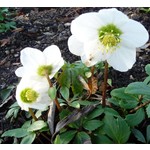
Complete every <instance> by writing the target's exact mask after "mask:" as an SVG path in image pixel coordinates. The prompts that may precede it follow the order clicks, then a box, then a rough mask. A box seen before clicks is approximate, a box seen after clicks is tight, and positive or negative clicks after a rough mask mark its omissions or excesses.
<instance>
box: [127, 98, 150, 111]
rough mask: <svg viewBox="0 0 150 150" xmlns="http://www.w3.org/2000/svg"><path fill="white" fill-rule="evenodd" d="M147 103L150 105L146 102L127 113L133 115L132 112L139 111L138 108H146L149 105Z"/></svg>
mask: <svg viewBox="0 0 150 150" xmlns="http://www.w3.org/2000/svg"><path fill="white" fill-rule="evenodd" d="M149 103H150V100H149V101H147V102H145V103H143V104H141V105H139V106H137V107H135V108H134V109H132V110H130V111H129V113H133V112H135V111H137V110H138V109H140V108H142V107H144V106H146V105H147V104H149Z"/></svg>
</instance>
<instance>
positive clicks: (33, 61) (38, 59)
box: [21, 47, 45, 67]
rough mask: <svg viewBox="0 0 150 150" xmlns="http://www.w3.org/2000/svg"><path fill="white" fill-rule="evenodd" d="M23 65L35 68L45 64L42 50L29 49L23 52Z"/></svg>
mask: <svg viewBox="0 0 150 150" xmlns="http://www.w3.org/2000/svg"><path fill="white" fill-rule="evenodd" d="M21 63H22V64H23V66H27V67H35V66H37V65H41V64H43V63H45V60H44V56H43V53H42V52H41V51H40V50H38V49H35V48H30V47H27V48H24V49H23V50H22V51H21Z"/></svg>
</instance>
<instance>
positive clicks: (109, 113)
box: [104, 107, 120, 117]
mask: <svg viewBox="0 0 150 150" xmlns="http://www.w3.org/2000/svg"><path fill="white" fill-rule="evenodd" d="M104 113H105V115H113V116H114V117H120V115H119V113H118V112H117V111H115V110H114V109H112V108H109V107H105V108H104Z"/></svg>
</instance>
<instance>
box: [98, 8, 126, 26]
mask: <svg viewBox="0 0 150 150" xmlns="http://www.w3.org/2000/svg"><path fill="white" fill-rule="evenodd" d="M99 16H100V18H101V19H102V20H103V22H104V23H105V24H106V25H107V24H111V23H113V24H115V25H117V26H119V25H121V24H122V23H124V22H126V20H128V17H127V15H125V14H124V13H122V12H121V11H118V10H117V9H116V8H110V9H101V10H100V11H99Z"/></svg>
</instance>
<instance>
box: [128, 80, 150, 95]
mask: <svg viewBox="0 0 150 150" xmlns="http://www.w3.org/2000/svg"><path fill="white" fill-rule="evenodd" d="M125 92H126V93H129V94H136V95H150V86H148V85H146V83H144V82H134V83H131V84H129V85H128V86H127V88H126V89H125Z"/></svg>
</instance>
